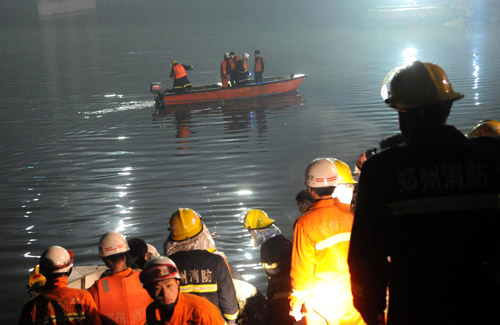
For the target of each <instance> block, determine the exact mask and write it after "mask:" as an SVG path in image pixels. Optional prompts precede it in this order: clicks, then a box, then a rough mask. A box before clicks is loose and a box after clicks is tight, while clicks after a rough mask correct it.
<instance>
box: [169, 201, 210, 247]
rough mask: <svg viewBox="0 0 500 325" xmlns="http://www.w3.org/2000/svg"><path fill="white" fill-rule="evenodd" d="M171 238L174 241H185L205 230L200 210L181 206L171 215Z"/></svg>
mask: <svg viewBox="0 0 500 325" xmlns="http://www.w3.org/2000/svg"><path fill="white" fill-rule="evenodd" d="M169 223H170V228H169V229H168V230H170V238H171V239H172V240H173V241H183V240H186V239H189V238H193V237H195V236H196V235H198V234H199V233H200V232H201V231H202V230H203V223H202V222H201V216H200V215H199V214H198V212H196V211H194V210H192V209H188V208H179V209H177V210H176V211H175V212H174V213H173V214H172V216H171V217H170V221H169Z"/></svg>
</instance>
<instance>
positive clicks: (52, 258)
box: [39, 246, 73, 280]
mask: <svg viewBox="0 0 500 325" xmlns="http://www.w3.org/2000/svg"><path fill="white" fill-rule="evenodd" d="M72 268H73V252H71V251H68V250H67V249H65V248H64V247H62V246H50V247H49V248H47V249H46V250H45V251H44V252H43V253H42V256H41V257H40V269H39V270H40V273H41V274H43V275H44V276H45V277H46V278H47V280H51V279H54V278H57V277H60V276H68V275H69V273H70V272H71V269H72Z"/></svg>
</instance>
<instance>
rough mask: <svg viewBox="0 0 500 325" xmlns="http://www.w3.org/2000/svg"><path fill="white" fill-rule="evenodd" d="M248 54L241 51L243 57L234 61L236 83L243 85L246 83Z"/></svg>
mask: <svg viewBox="0 0 500 325" xmlns="http://www.w3.org/2000/svg"><path fill="white" fill-rule="evenodd" d="M249 57H250V54H248V53H243V58H241V59H239V60H238V61H236V73H237V80H236V84H237V85H245V84H247V83H248V81H249V80H248V58H249Z"/></svg>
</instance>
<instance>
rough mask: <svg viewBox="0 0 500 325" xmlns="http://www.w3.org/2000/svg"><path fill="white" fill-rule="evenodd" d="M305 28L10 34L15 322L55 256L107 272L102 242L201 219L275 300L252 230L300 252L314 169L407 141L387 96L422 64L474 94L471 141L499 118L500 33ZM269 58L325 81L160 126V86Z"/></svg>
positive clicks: (1, 173)
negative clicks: (271, 222)
mask: <svg viewBox="0 0 500 325" xmlns="http://www.w3.org/2000/svg"><path fill="white" fill-rule="evenodd" d="M302 14H303V17H302V19H301V20H300V21H294V19H283V18H284V17H281V16H280V17H279V18H280V19H282V21H280V22H277V21H276V20H272V19H268V18H269V17H268V16H266V19H258V20H257V21H256V22H255V21H252V19H245V20H243V22H242V23H236V22H234V21H227V22H224V21H222V22H221V21H215V20H214V21H212V22H207V21H206V20H205V21H201V20H196V19H191V20H190V19H189V15H188V16H187V17H186V22H185V24H180V23H179V22H178V21H176V22H169V21H168V19H167V18H165V21H162V20H161V19H154V20H152V21H148V20H144V19H143V20H131V21H128V20H127V19H123V20H119V21H118V22H115V21H114V22H111V21H107V20H104V19H102V17H101V18H99V15H96V16H91V17H90V18H85V19H74V20H73V19H70V20H64V21H62V22H57V23H54V22H42V23H40V24H37V25H34V26H27V27H26V26H24V27H2V28H1V29H0V44H1V48H2V50H1V52H0V59H1V62H2V67H1V71H2V80H1V84H0V85H1V87H0V105H1V106H0V107H1V110H0V136H1V144H0V155H1V156H0V157H1V158H0V159H1V167H2V168H1V169H0V184H1V185H0V200H1V201H0V202H1V206H0V247H2V249H1V254H0V262H1V264H0V265H1V268H0V274H1V278H2V280H3V288H2V295H1V299H2V300H1V302H0V306H1V307H0V308H1V313H0V321H2V323H11V322H14V320H16V319H17V318H18V315H19V312H20V309H21V307H22V305H23V303H24V302H25V301H26V300H27V299H28V295H27V294H26V293H25V291H26V290H25V288H26V283H27V279H28V271H29V269H30V268H32V267H33V266H34V265H35V264H37V262H38V260H37V257H38V256H39V255H40V254H41V252H42V251H43V250H44V249H45V248H46V247H47V246H50V245H55V244H58V245H62V246H64V247H66V248H70V249H72V250H73V251H74V252H75V256H76V264H77V265H83V264H92V263H98V262H100V260H99V258H98V256H97V242H98V239H99V237H100V236H101V235H102V234H103V233H105V232H107V231H112V230H118V231H122V232H123V233H124V234H125V235H126V236H129V237H132V236H139V237H142V238H144V239H145V240H147V241H148V242H150V243H152V244H154V245H155V246H156V247H157V248H158V250H159V251H162V243H163V241H164V239H165V238H166V236H167V234H168V231H167V227H168V226H167V221H168V217H169V216H170V214H171V213H172V212H173V211H174V210H175V209H176V208H178V207H190V208H193V209H195V210H197V211H198V212H200V214H201V215H202V216H203V220H204V221H205V222H206V224H207V225H208V226H209V228H210V230H211V232H212V233H213V234H214V237H215V240H216V243H217V245H218V247H219V249H220V250H222V251H223V252H224V253H225V254H226V255H227V256H228V259H229V262H230V263H232V264H233V265H235V266H236V267H237V268H238V270H239V271H240V273H241V274H242V275H243V276H244V277H245V278H246V279H248V280H249V281H250V282H252V283H253V284H255V285H256V286H257V287H258V288H259V289H261V290H263V291H264V290H265V287H266V278H265V276H264V273H263V272H262V271H261V270H260V266H259V264H258V263H259V251H258V250H256V249H254V248H252V246H251V239H250V237H249V235H248V233H247V232H246V231H245V230H244V229H243V226H242V223H241V221H240V219H241V216H242V214H244V212H245V210H246V209H251V208H261V209H264V210H265V211H267V212H268V213H269V215H270V216H271V217H272V218H274V219H276V224H277V225H278V227H280V228H281V230H282V232H283V233H284V234H285V235H286V236H288V237H291V236H292V226H293V221H294V220H295V218H296V217H297V216H298V214H299V212H298V210H297V208H296V206H295V201H294V197H295V194H296V193H297V192H298V191H299V190H301V189H302V188H303V185H302V182H303V173H304V169H305V167H306V165H307V164H308V163H309V162H310V161H311V160H312V159H314V158H316V157H323V156H328V157H336V158H339V159H341V160H343V161H345V162H347V163H348V164H349V165H350V166H351V167H353V166H354V164H355V161H356V160H357V158H358V156H359V154H360V153H361V152H362V151H364V150H366V149H368V148H369V147H372V146H375V145H376V144H377V143H378V141H379V140H380V139H382V138H383V137H387V136H389V135H391V134H393V133H394V132H396V131H397V116H396V114H395V113H394V112H393V111H391V110H390V109H387V108H385V106H384V104H383V103H382V100H381V98H380V96H379V87H380V84H381V82H382V79H383V77H384V76H385V74H386V73H387V72H388V71H389V70H390V69H391V68H392V67H394V66H395V65H398V64H402V63H404V60H405V58H404V56H403V53H407V52H408V50H407V51H406V52H405V50H406V49H410V48H412V49H414V50H416V57H417V58H419V59H421V60H423V61H432V62H435V63H438V64H439V65H441V66H442V67H443V68H444V69H445V70H446V71H447V72H448V75H449V77H450V79H451V82H452V84H453V86H454V88H455V90H457V91H460V92H463V93H464V94H465V96H466V97H465V98H464V99H463V100H461V101H459V102H457V103H456V104H455V106H454V109H453V111H452V114H451V117H450V119H449V122H450V124H453V125H456V126H457V127H458V128H459V129H460V130H461V131H463V132H466V131H467V130H468V128H469V127H470V126H472V125H473V124H474V123H475V122H477V121H478V120H481V119H487V118H492V119H497V120H498V119H500V113H499V109H498V106H499V104H498V103H499V99H500V98H499V97H500V95H499V93H500V92H499V90H500V89H499V86H498V75H499V70H500V59H499V55H498V53H499V52H498V51H499V46H500V43H499V42H498V37H497V35H498V29H495V28H494V27H491V26H489V25H486V26H463V25H458V26H457V25H450V24H448V25H445V24H444V21H438V22H433V23H432V24H431V23H426V24H419V25H415V24H413V25H405V24H404V23H402V22H401V21H398V19H400V18H397V17H396V18H395V19H394V20H379V19H378V18H377V17H372V20H364V19H363V20H362V19H359V20H356V21H353V22H346V21H342V22H341V23H334V22H333V21H335V20H334V19H331V21H330V20H322V21H321V22H319V21H318V19H319V20H321V19H323V18H324V17H326V16H327V15H320V16H319V18H317V17H318V16H317V14H318V11H317V10H316V11H315V12H314V13H308V12H303V13H302ZM336 14H338V15H341V13H336ZM271 16H272V15H271ZM384 19H386V18H384ZM229 28H230V30H231V32H228V29H229ZM255 49H260V50H261V53H262V54H263V56H264V57H265V59H266V75H285V74H289V73H291V72H295V73H307V74H309V78H307V79H306V80H305V81H304V83H303V85H302V86H301V87H300V92H299V94H295V93H294V94H289V95H285V96H278V97H274V98H269V99H259V100H254V101H244V102H238V103H216V104H212V105H205V106H196V107H184V108H177V109H174V110H170V111H167V112H163V113H159V114H156V112H155V109H154V103H153V100H152V96H151V94H149V92H148V91H149V83H150V82H152V81H163V82H165V83H166V84H167V85H168V86H169V87H170V86H171V80H169V78H168V73H169V62H170V61H171V60H174V59H175V60H179V61H181V62H184V63H186V64H193V65H194V66H195V70H194V71H191V72H189V78H190V80H191V81H192V83H193V84H203V83H213V82H216V81H218V76H219V65H220V61H221V59H222V54H223V52H225V51H230V50H233V51H235V52H236V53H237V54H239V55H241V54H242V53H243V52H248V53H253V50H255ZM250 66H251V67H253V60H252V63H251V64H250Z"/></svg>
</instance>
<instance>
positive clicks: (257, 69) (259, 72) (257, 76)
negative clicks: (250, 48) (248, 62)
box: [253, 50, 264, 83]
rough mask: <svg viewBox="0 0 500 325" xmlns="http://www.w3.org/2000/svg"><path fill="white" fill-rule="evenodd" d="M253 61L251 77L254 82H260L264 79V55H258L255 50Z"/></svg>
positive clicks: (257, 51) (258, 52)
mask: <svg viewBox="0 0 500 325" xmlns="http://www.w3.org/2000/svg"><path fill="white" fill-rule="evenodd" d="M253 53H254V58H255V63H254V66H253V78H254V80H255V83H258V82H262V81H263V80H264V78H263V75H264V57H263V56H262V55H260V51H259V50H255V51H254V52H253Z"/></svg>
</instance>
